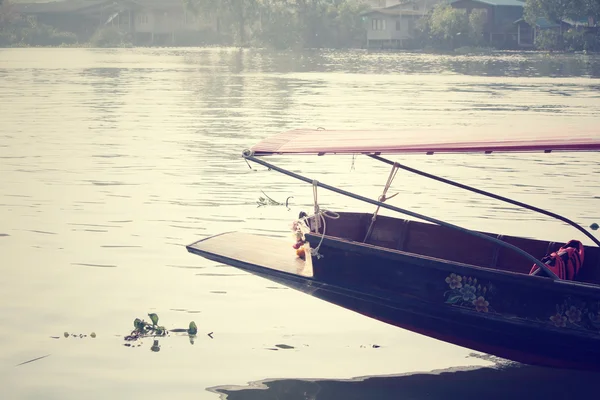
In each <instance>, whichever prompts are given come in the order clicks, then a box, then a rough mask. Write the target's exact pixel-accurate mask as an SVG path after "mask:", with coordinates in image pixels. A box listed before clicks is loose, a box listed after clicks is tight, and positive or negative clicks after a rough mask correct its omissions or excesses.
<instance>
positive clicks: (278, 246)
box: [188, 232, 313, 277]
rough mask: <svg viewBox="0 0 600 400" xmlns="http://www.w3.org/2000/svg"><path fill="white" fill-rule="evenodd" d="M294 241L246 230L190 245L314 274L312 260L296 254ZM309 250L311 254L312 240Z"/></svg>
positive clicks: (290, 271)
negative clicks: (304, 259) (245, 231)
mask: <svg viewBox="0 0 600 400" xmlns="http://www.w3.org/2000/svg"><path fill="white" fill-rule="evenodd" d="M292 245H293V243H292V241H291V240H290V241H286V240H282V239H277V238H272V237H267V236H262V235H256V234H251V233H244V232H228V233H223V234H220V235H216V236H211V237H209V238H206V239H203V240H200V241H198V242H196V243H193V244H191V245H189V246H188V247H189V248H191V249H194V250H196V251H198V252H201V253H207V254H212V255H216V256H220V257H226V258H229V259H233V260H238V261H241V262H244V263H247V264H252V265H257V266H259V267H263V268H268V269H273V270H276V271H282V272H287V273H290V274H296V275H301V276H304V277H312V276H313V271H312V260H311V257H310V256H309V257H307V260H306V261H303V260H302V259H300V258H299V257H298V256H297V255H296V250H294V249H293V247H292ZM306 246H307V247H306V253H307V254H309V251H308V250H309V248H308V243H307V244H306Z"/></svg>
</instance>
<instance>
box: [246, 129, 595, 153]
mask: <svg viewBox="0 0 600 400" xmlns="http://www.w3.org/2000/svg"><path fill="white" fill-rule="evenodd" d="M251 150H252V151H253V152H254V155H256V156H266V155H273V154H326V153H337V154H355V153H388V154H391V153H483V152H537V151H561V150H562V151H599V150H600V130H599V131H596V132H591V131H587V132H584V131H577V132H574V133H573V132H569V133H566V132H564V131H556V132H550V133H548V132H539V133H535V132H523V131H519V130H514V129H510V130H504V131H498V128H495V129H490V128H462V127H461V128H460V129H457V128H453V129H446V130H442V129H424V130H421V131H408V130H407V131H400V130H399V131H370V130H363V131H360V130H334V131H330V130H322V129H321V130H319V129H295V130H291V131H287V132H282V133H280V134H278V135H275V136H272V137H270V138H267V139H265V140H263V141H261V142H259V143H257V144H256V145H254V146H253V147H252V148H251Z"/></svg>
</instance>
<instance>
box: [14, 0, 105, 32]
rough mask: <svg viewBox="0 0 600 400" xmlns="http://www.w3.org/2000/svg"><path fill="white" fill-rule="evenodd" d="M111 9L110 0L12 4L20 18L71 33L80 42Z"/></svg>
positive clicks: (65, 0) (71, 0)
mask: <svg viewBox="0 0 600 400" xmlns="http://www.w3.org/2000/svg"><path fill="white" fill-rule="evenodd" d="M112 9H113V1H111V0H63V1H51V2H47V3H14V10H15V11H16V12H17V13H19V14H20V15H22V16H25V17H30V18H34V19H35V20H36V21H37V22H38V23H41V24H45V25H49V26H52V27H54V28H56V29H58V30H60V31H65V32H73V33H75V34H76V35H77V37H78V38H80V40H88V39H89V38H90V37H91V36H92V35H93V34H94V33H95V32H96V30H97V29H98V27H99V26H100V25H101V24H102V21H103V20H105V19H106V18H108V16H109V15H110V13H111V12H112Z"/></svg>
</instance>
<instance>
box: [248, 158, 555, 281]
mask: <svg viewBox="0 0 600 400" xmlns="http://www.w3.org/2000/svg"><path fill="white" fill-rule="evenodd" d="M243 157H244V158H245V159H247V160H250V161H253V162H255V163H257V164H260V165H263V166H265V167H267V168H269V169H272V170H274V171H277V172H279V173H282V174H284V175H287V176H290V177H292V178H295V179H298V180H300V181H303V182H306V183H309V184H311V185H313V184H314V183H315V182H316V183H317V185H318V186H320V187H322V188H323V189H327V190H330V191H332V192H335V193H338V194H341V195H344V196H348V197H351V198H353V199H356V200H360V201H364V202H365V203H370V204H373V205H376V206H379V207H383V208H387V209H388V210H392V211H396V212H398V213H400V214H405V215H409V216H411V217H414V218H419V219H422V220H424V221H428V222H431V223H434V224H437V225H441V226H445V227H447V228H451V229H454V230H457V231H460V232H463V233H467V234H469V235H472V236H475V237H478V238H481V239H483V240H487V241H490V242H492V243H495V244H497V245H499V246H502V247H505V248H508V249H511V250H513V251H514V252H516V253H518V254H520V255H521V256H523V257H524V258H526V259H528V260H529V261H531V262H532V263H534V264H535V265H537V266H538V267H539V268H541V269H542V271H544V272H545V273H546V275H547V276H548V277H549V278H550V279H552V280H556V281H560V280H561V279H560V278H559V277H558V276H556V274H555V273H554V272H552V270H550V269H549V268H548V266H547V265H546V264H544V263H543V262H541V261H540V260H538V259H537V258H535V257H534V256H532V255H531V254H529V253H527V252H526V251H524V250H523V249H520V248H518V247H517V246H514V245H512V244H510V243H506V242H503V241H502V240H499V239H497V238H495V237H492V236H488V235H485V234H483V233H479V232H475V231H472V230H469V229H466V228H463V227H460V226H458V225H454V224H450V223H448V222H444V221H440V220H438V219H435V218H431V217H428V216H425V215H422V214H418V213H416V212H413V211H409V210H405V209H403V208H400V207H396V206H391V205H388V204H385V203H382V202H381V201H377V200H372V199H370V198H368V197H364V196H361V195H359V194H356V193H352V192H348V191H347V190H344V189H339V188H336V187H334V186H330V185H327V184H325V183H322V182H317V181H315V180H314V179H310V178H307V177H305V176H302V175H299V174H296V173H295V172H292V171H288V170H286V169H283V168H280V167H278V166H276V165H273V164H271V163H269V162H266V161H264V160H261V159H259V158H257V157H255V156H254V155H253V153H252V151H250V150H245V151H244V153H243Z"/></svg>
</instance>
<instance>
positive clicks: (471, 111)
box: [0, 49, 600, 400]
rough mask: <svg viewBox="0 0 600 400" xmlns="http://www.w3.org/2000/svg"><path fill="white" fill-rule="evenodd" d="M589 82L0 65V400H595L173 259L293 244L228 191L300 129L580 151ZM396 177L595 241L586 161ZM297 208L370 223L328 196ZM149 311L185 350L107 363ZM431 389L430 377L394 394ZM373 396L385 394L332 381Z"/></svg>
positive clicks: (45, 57) (219, 52) (119, 63)
mask: <svg viewBox="0 0 600 400" xmlns="http://www.w3.org/2000/svg"><path fill="white" fill-rule="evenodd" d="M598 77H600V58H598V57H592V56H584V55H570V56H551V57H550V56H547V55H535V54H530V55H525V54H497V55H485V56H435V55H422V54H387V53H381V54H367V53H364V52H358V51H356V52H324V51H323V52H306V53H303V54H294V53H277V54H274V53H271V52H267V51H260V50H243V51H239V50H237V49H123V50H121V49H119V50H90V49H8V50H0V177H1V185H0V252H1V254H2V257H1V269H2V270H1V272H2V273H1V274H0V339H1V340H0V386H1V387H2V392H3V395H2V397H3V398H7V399H8V398H11V399H12V398H15V399H28V398H31V399H33V398H35V399H39V398H42V399H81V398H85V399H106V398H119V399H120V398H142V397H144V398H150V397H153V398H172V399H183V398H218V396H219V393H230V398H233V399H259V398H268V399H275V398H285V399H317V398H318V399H321V400H322V399H334V398H353V399H354V398H385V399H403V398H411V399H426V398H427V399H430V398H442V397H443V398H445V399H448V398H465V396H467V397H469V396H471V397H470V398H474V397H485V398H506V397H512V398H518V397H519V396H522V395H525V394H526V390H527V389H531V390H533V393H537V394H539V395H540V397H541V396H543V398H545V399H548V398H576V397H577V395H578V394H581V393H586V392H588V391H589V390H596V391H597V388H594V389H592V388H591V387H590V386H586V382H587V383H589V382H591V381H594V382H597V379H598V378H599V376H595V377H594V376H590V375H586V374H570V375H569V374H567V375H565V374H562V373H561V374H559V373H557V372H555V371H546V370H543V369H536V368H528V367H519V366H514V365H510V364H509V363H506V362H504V361H496V362H495V361H494V360H489V359H485V358H481V357H478V356H476V355H475V356H474V355H473V352H471V351H470V350H467V349H463V348H460V347H457V346H453V345H449V344H446V343H442V342H439V341H435V340H432V339H428V338H426V337H422V336H419V335H415V334H411V333H409V332H406V331H403V330H400V329H397V328H393V327H390V326H388V325H385V324H383V323H380V322H377V321H373V320H369V319H366V318H364V317H362V316H359V315H356V314H354V313H351V312H349V311H346V310H344V309H341V308H338V307H336V306H332V305H330V304H327V303H324V302H321V301H319V300H316V299H314V298H312V297H310V296H307V295H303V294H300V293H297V292H294V291H292V290H287V289H285V288H283V287H281V286H278V285H275V284H272V283H270V282H268V281H266V280H263V279H261V278H257V277H254V276H251V275H249V274H246V273H243V272H240V271H239V270H236V269H233V268H230V267H227V266H224V265H219V264H217V263H214V262H210V261H207V260H205V259H203V258H200V257H197V256H193V255H191V254H189V253H187V252H186V249H185V247H184V245H185V244H188V243H191V242H193V241H195V240H198V239H199V238H202V237H205V236H208V235H211V234H215V233H220V232H224V231H232V230H242V231H253V232H261V233H264V234H267V235H275V236H282V237H286V236H287V237H290V241H291V236H289V231H288V230H289V226H290V223H291V222H292V220H293V219H294V217H295V216H297V214H298V211H299V210H301V209H304V210H309V209H310V207H311V204H312V190H311V188H310V187H309V186H307V185H304V184H299V183H297V182H295V181H292V180H291V179H290V178H286V177H284V176H281V175H278V174H276V173H274V172H268V171H266V170H264V169H263V168H257V167H254V170H250V169H249V168H248V166H247V165H246V163H245V162H244V161H243V160H242V159H241V158H240V154H241V151H242V150H243V149H244V148H246V147H249V146H250V145H252V144H253V143H255V142H256V141H258V140H260V139H262V138H264V137H267V136H269V135H272V134H275V133H277V132H279V131H282V130H286V129H292V128H298V127H311V128H316V127H325V128H328V129H335V128H343V129H351V128H363V129H376V128H398V129H410V128H420V127H443V128H447V130H448V134H449V135H451V134H452V132H455V131H460V130H461V129H464V127H465V126H467V127H479V128H480V129H481V130H486V129H491V128H494V129H499V130H501V131H502V132H503V134H504V135H506V136H507V137H509V136H510V135H511V134H512V133H513V132H514V131H515V130H517V129H531V130H535V131H536V132H539V133H540V134H542V135H543V132H544V130H545V129H549V128H553V129H556V128H559V129H564V130H565V131H576V130H579V129H591V128H597V127H598V123H599V122H600V80H598ZM403 160H404V161H405V162H406V163H407V164H409V165H412V166H416V167H421V168H424V169H425V170H427V171H429V172H433V173H440V174H442V175H443V176H445V177H448V178H450V179H456V180H459V181H462V182H465V183H467V184H474V185H478V186H480V187H482V188H484V189H487V190H491V191H494V192H496V193H500V194H504V195H509V196H513V197H515V198H518V199H519V200H524V201H530V202H533V203H535V204H537V205H541V206H543V207H547V208H549V209H551V210H553V211H555V212H559V213H564V214H565V215H567V216H568V217H571V218H573V219H575V220H576V221H578V222H580V223H582V224H583V225H584V226H589V225H590V224H591V223H592V222H600V221H599V220H600V215H599V214H598V209H600V207H599V205H600V183H599V181H598V178H597V176H598V173H599V172H600V166H599V165H598V158H597V155H595V154H583V155H571V154H552V155H544V154H536V155H500V154H494V155H491V156H484V155H470V156H456V155H454V156H450V155H439V156H437V155H436V156H433V157H431V156H429V157H428V156H421V155H415V156H410V157H405V158H403ZM276 161H277V162H279V163H280V165H283V166H287V167H290V168H293V169H294V170H296V171H301V172H302V173H304V174H306V175H308V176H311V177H314V178H317V179H319V180H321V181H323V182H326V183H331V184H336V185H341V186H343V187H345V188H349V189H351V190H354V191H356V192H358V193H360V194H363V195H368V196H370V197H373V198H375V197H377V196H378V195H379V194H380V193H381V190H382V187H383V185H384V183H385V180H386V179H387V175H388V172H389V171H388V169H387V167H385V166H383V165H377V164H375V163H374V161H372V160H369V159H364V158H357V159H356V160H354V161H353V160H352V157H345V156H344V157H341V156H336V157H331V156H326V157H318V158H317V157H295V158H294V157H292V158H287V159H285V158H277V159H276ZM261 191H264V193H266V194H267V195H269V196H270V197H272V198H274V199H276V200H279V201H283V200H285V199H286V198H287V197H288V196H294V197H293V199H290V201H291V203H290V210H288V209H286V208H285V207H277V206H270V207H257V204H256V201H257V200H258V198H259V197H261V196H263V194H262V192H261ZM395 192H399V193H400V194H399V195H398V196H397V197H395V198H394V199H393V200H392V201H391V203H392V204H397V205H399V206H402V207H405V208H409V209H412V210H415V211H417V212H423V213H427V214H428V215H430V216H433V217H436V218H441V219H445V220H447V221H449V222H453V223H458V224H461V225H464V226H466V227H470V228H475V229H483V230H491V231H496V232H502V233H505V234H518V235H523V236H531V237H543V238H546V239H554V240H557V241H567V240H569V239H571V238H578V239H583V238H582V237H581V236H582V235H580V234H579V233H578V232H577V231H575V230H573V229H572V228H569V227H566V226H564V225H563V224H561V223H559V222H553V221H549V220H547V219H545V218H542V217H540V216H538V215H536V214H532V213H530V212H525V211H522V210H519V209H515V208H512V207H506V206H505V205H502V204H498V203H495V202H493V201H491V200H487V199H485V198H480V197H477V196H475V195H469V194H467V195H465V194H464V193H462V192H460V191H458V190H455V189H452V188H448V187H444V186H442V185H441V184H437V183H435V182H428V181H423V180H422V179H418V178H417V177H414V176H409V175H407V174H406V173H402V172H401V173H399V174H398V176H397V177H396V181H395V184H394V185H393V186H392V189H391V190H390V193H395ZM319 200H320V202H321V206H322V207H327V208H329V209H333V210H347V209H351V208H352V209H359V210H365V211H369V212H370V211H373V207H371V206H369V205H364V204H360V203H357V202H354V201H350V200H348V199H344V198H340V197H339V196H336V195H333V194H331V193H326V192H320V193H319ZM150 312H154V313H157V314H158V316H159V317H160V321H159V323H160V324H163V325H165V326H166V327H167V328H169V329H172V328H186V327H187V326H188V324H189V322H190V321H192V320H193V321H195V322H196V324H197V326H198V329H199V334H198V337H197V338H196V340H195V343H194V344H190V341H189V340H188V338H187V336H184V335H181V334H179V335H178V334H171V335H170V336H169V337H166V338H163V339H161V340H160V341H159V344H160V346H161V347H160V351H159V352H153V351H150V350H151V347H152V344H153V342H152V341H151V340H143V341H142V342H141V346H140V347H133V348H132V347H126V346H124V343H125V341H124V336H125V335H127V334H128V333H129V332H130V331H131V329H133V320H134V319H135V318H138V317H139V318H146V320H148V317H147V314H148V313H150ZM65 332H67V333H69V334H71V335H70V336H69V337H68V338H65V336H64V333H65ZM92 332H94V333H95V336H96V337H95V338H92V337H91V336H90V334H91V333H92ZM211 332H212V338H211V337H210V336H208V333H211ZM72 334H76V335H79V334H81V335H87V336H85V337H81V338H80V337H79V336H76V337H73V336H72ZM282 345H285V346H282ZM374 345H375V346H374ZM136 346H137V345H136ZM278 346H279V347H278ZM40 357H43V358H40ZM38 358H39V359H38ZM30 360H34V361H32V362H29V363H25V362H27V361H30ZM23 363H24V364H23ZM497 363H500V365H501V366H502V368H501V369H489V368H483V369H482V368H481V367H485V366H488V367H490V366H493V367H494V368H497V366H496V365H497ZM448 369H451V370H448ZM457 369H458V370H459V371H458V372H457V371H456V370H457ZM433 370H437V371H439V370H448V371H447V372H446V373H442V374H434V375H419V374H415V373H427V372H429V371H433ZM383 375H385V376H389V375H401V376H399V377H398V376H396V377H393V378H392V377H379V378H372V379H367V380H365V381H360V382H350V381H346V380H349V379H352V378H356V377H361V376H362V377H364V376H383ZM263 380H270V381H269V382H268V383H267V384H266V385H262V384H261V383H260V381H263ZM557 381H558V382H559V385H558V387H557ZM483 382H487V383H486V384H485V385H483V384H482V383H483ZM507 382H511V383H510V384H507ZM253 387H262V388H263V389H264V390H258V391H257V390H255V389H252V388H253ZM265 388H268V389H265ZM573 396H575V397H573ZM535 397H536V396H535V395H534V394H531V393H530V394H528V397H527V398H528V399H531V398H535Z"/></svg>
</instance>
